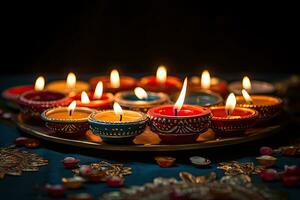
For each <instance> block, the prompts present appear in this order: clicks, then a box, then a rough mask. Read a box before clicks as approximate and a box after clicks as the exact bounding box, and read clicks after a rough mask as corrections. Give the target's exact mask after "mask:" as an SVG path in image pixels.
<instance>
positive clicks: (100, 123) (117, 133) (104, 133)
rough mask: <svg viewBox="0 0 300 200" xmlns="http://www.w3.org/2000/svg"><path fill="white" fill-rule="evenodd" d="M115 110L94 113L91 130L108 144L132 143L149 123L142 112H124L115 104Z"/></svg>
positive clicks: (91, 116) (89, 120) (90, 119)
mask: <svg viewBox="0 0 300 200" xmlns="http://www.w3.org/2000/svg"><path fill="white" fill-rule="evenodd" d="M113 108H114V110H105V111H97V112H93V113H92V114H91V115H90V116H89V119H88V122H89V125H90V128H91V130H92V131H93V133H94V134H96V135H99V136H100V137H101V138H102V140H103V141H104V142H107V143H130V142H132V140H133V139H134V137H135V136H137V135H139V134H141V133H142V132H143V131H144V130H145V128H146V123H147V121H148V118H147V115H146V114H144V113H142V112H137V111H132V110H123V109H122V108H121V106H120V105H119V104H118V103H116V102H115V103H114V105H113Z"/></svg>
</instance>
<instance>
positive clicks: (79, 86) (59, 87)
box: [46, 72, 89, 96]
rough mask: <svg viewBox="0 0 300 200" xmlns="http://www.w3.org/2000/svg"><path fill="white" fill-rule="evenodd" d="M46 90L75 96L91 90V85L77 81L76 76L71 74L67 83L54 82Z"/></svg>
mask: <svg viewBox="0 0 300 200" xmlns="http://www.w3.org/2000/svg"><path fill="white" fill-rule="evenodd" d="M46 89H47V90H50V91H59V92H62V93H65V94H69V95H71V96H73V95H75V94H76V93H80V92H82V91H87V90H89V84H88V83H86V82H83V81H76V76H75V74H74V73H72V72H70V73H69V74H68V76H67V80H66V81H65V80H58V81H53V82H51V83H49V84H47V86H46Z"/></svg>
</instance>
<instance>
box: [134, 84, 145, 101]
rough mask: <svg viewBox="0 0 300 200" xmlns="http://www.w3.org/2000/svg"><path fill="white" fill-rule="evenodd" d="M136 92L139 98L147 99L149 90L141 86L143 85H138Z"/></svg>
mask: <svg viewBox="0 0 300 200" xmlns="http://www.w3.org/2000/svg"><path fill="white" fill-rule="evenodd" d="M134 94H135V95H136V96H137V97H138V98H139V99H146V98H147V97H148V94H147V92H146V91H145V90H144V89H143V88H141V87H136V88H135V89H134Z"/></svg>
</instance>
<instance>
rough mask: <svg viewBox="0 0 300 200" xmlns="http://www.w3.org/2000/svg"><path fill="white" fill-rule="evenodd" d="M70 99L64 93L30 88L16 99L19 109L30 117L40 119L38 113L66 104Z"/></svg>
mask: <svg viewBox="0 0 300 200" xmlns="http://www.w3.org/2000/svg"><path fill="white" fill-rule="evenodd" d="M70 102H71V99H70V98H69V97H67V96H66V95H65V94H64V93H61V92H54V91H48V90H31V91H28V92H25V93H23V94H22V95H21V96H20V98H19V99H18V104H19V106H20V107H21V111H22V112H23V113H24V114H25V115H27V116H30V117H36V118H37V119H40V114H41V113H42V112H43V111H45V110H47V109H49V108H54V107H59V106H66V105H68V104H69V103H70Z"/></svg>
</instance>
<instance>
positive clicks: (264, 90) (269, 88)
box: [228, 76, 275, 95]
mask: <svg viewBox="0 0 300 200" xmlns="http://www.w3.org/2000/svg"><path fill="white" fill-rule="evenodd" d="M228 88H229V91H231V92H233V93H235V94H238V95H241V91H242V89H245V90H247V92H248V93H249V94H272V93H274V92H275V86H274V85H272V84H271V83H268V82H264V81H256V80H253V81H250V79H249V77H248V76H245V77H244V78H243V81H242V83H241V82H239V81H236V82H233V83H230V84H229V86H228Z"/></svg>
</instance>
